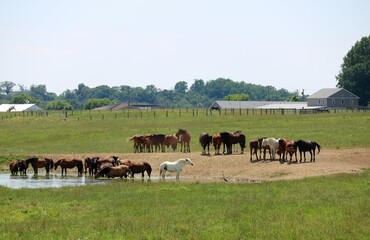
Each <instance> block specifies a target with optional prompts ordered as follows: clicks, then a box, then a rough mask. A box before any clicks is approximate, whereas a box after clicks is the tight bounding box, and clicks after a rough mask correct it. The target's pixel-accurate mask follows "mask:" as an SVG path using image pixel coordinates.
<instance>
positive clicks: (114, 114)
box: [0, 108, 369, 121]
mask: <svg viewBox="0 0 370 240" xmlns="http://www.w3.org/2000/svg"><path fill="white" fill-rule="evenodd" d="M355 112H369V109H351V110H350V109H348V110H337V109H331V110H330V111H329V110H319V109H253V108H252V109H241V108H239V109H223V110H211V109H208V108H171V109H166V108H163V109H145V110H139V109H125V110H115V111H112V110H107V111H103V110H101V111H91V110H70V111H24V112H4V113H0V116H1V120H4V119H8V118H13V117H40V118H41V117H50V118H58V119H62V120H64V121H67V120H68V119H71V120H77V121H80V120H83V119H87V120H97V119H101V120H104V119H105V118H110V119H112V118H113V119H118V118H176V117H183V116H187V117H189V116H192V117H200V116H202V117H214V116H234V117H238V116H242V117H243V116H249V115H292V114H294V115H296V114H335V113H355Z"/></svg>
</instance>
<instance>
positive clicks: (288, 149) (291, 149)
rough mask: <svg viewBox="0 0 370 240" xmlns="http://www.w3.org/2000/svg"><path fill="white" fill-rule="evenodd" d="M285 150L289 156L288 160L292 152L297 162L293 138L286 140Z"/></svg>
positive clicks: (295, 145)
mask: <svg viewBox="0 0 370 240" xmlns="http://www.w3.org/2000/svg"><path fill="white" fill-rule="evenodd" d="M286 152H287V153H288V154H289V156H290V160H289V162H292V156H293V154H294V155H295V161H296V162H298V159H297V144H296V143H295V141H294V140H290V141H288V143H287V144H286Z"/></svg>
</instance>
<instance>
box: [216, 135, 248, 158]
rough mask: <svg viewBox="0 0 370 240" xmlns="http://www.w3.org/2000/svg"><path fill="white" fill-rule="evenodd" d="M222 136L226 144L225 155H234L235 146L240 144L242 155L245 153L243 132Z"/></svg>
mask: <svg viewBox="0 0 370 240" xmlns="http://www.w3.org/2000/svg"><path fill="white" fill-rule="evenodd" d="M220 135H221V139H222V142H223V143H224V150H223V154H232V153H233V144H239V145H240V149H241V153H244V148H245V135H244V134H243V133H242V132H241V131H237V132H235V133H233V132H221V133H220ZM225 146H226V147H225Z"/></svg>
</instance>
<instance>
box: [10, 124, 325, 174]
mask: <svg viewBox="0 0 370 240" xmlns="http://www.w3.org/2000/svg"><path fill="white" fill-rule="evenodd" d="M128 140H130V141H133V142H134V152H154V151H155V152H157V151H160V152H165V150H166V147H167V148H169V147H170V146H171V147H172V150H173V151H176V149H177V145H178V144H180V146H181V150H180V151H181V152H184V153H187V152H190V140H191V135H190V133H189V132H188V131H187V130H185V129H179V130H178V132H177V133H175V134H169V135H166V134H144V135H138V134H136V135H134V136H133V137H131V138H129V139H128ZM199 143H200V144H201V146H202V155H210V146H211V145H213V147H214V149H215V155H221V153H220V149H221V146H223V151H222V154H224V155H228V154H233V152H237V151H238V150H237V149H238V147H237V146H240V153H241V154H243V153H244V149H245V147H246V137H245V134H244V133H243V132H242V131H236V132H230V131H225V132H218V133H215V134H213V135H211V134H208V133H202V134H200V136H199ZM233 148H234V151H233ZM249 148H250V161H251V162H253V156H255V157H256V160H257V161H258V160H262V159H263V160H266V152H267V151H268V152H269V155H270V160H271V159H272V160H274V159H276V155H279V161H280V162H284V161H287V160H288V155H289V156H290V160H289V162H291V161H292V158H293V155H294V156H295V161H296V162H298V158H297V152H299V153H300V160H299V162H302V153H303V157H304V161H305V162H306V152H309V153H310V156H311V159H310V161H311V162H315V160H316V149H317V150H318V151H317V153H320V149H321V146H320V145H319V144H318V143H317V142H315V141H304V140H298V141H295V140H286V139H284V138H272V137H262V138H258V139H255V140H251V141H250V142H249ZM258 152H259V154H258ZM262 153H263V154H262ZM187 164H190V165H193V162H192V161H191V160H190V159H189V158H185V159H179V160H178V161H175V162H163V163H162V164H161V165H160V166H159V170H160V177H162V178H164V177H165V173H166V171H170V172H176V178H177V179H178V178H179V174H180V171H181V169H182V167H183V166H185V165H187ZM29 165H31V166H32V168H33V171H34V173H35V174H37V173H38V169H39V168H45V171H46V173H47V174H49V172H50V170H52V169H53V168H54V169H55V170H57V168H58V167H59V166H60V168H61V169H62V176H63V175H67V169H72V168H77V170H78V174H83V173H85V175H86V174H87V173H88V174H89V176H95V178H99V177H108V178H111V177H120V178H123V177H125V178H127V177H128V176H131V177H132V178H133V177H134V175H135V174H136V173H141V176H142V177H144V173H145V172H146V173H147V175H148V177H149V178H150V175H151V172H152V167H151V165H150V164H149V163H148V162H145V161H143V162H139V163H135V162H131V161H130V160H127V159H120V158H119V157H117V156H109V157H103V158H101V157H98V156H91V157H86V158H85V159H84V160H81V159H65V158H61V159H59V160H57V161H56V162H55V163H54V161H53V160H52V159H50V158H42V159H39V158H37V157H29V158H27V159H25V160H16V161H13V162H11V163H10V166H9V169H10V172H11V174H13V175H17V174H18V172H20V174H26V172H27V169H28V167H29ZM84 169H85V171H84Z"/></svg>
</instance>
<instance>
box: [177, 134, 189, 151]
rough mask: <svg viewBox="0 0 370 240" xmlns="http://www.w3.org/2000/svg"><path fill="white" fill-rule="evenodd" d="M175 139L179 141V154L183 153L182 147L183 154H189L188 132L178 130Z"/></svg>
mask: <svg viewBox="0 0 370 240" xmlns="http://www.w3.org/2000/svg"><path fill="white" fill-rule="evenodd" d="M175 135H176V137H177V138H178V139H179V143H180V145H181V150H180V151H181V152H182V151H183V150H182V149H183V147H184V153H185V152H190V140H191V135H190V133H189V132H188V131H186V130H185V129H181V128H180V129H179V131H177V133H176V134H175Z"/></svg>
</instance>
